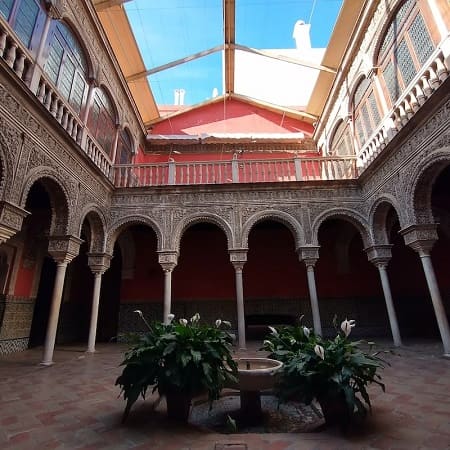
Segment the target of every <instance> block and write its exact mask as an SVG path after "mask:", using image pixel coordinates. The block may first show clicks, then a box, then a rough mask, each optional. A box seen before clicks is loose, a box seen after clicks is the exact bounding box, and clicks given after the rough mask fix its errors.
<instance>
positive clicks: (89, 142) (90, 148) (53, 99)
mask: <svg viewBox="0 0 450 450" xmlns="http://www.w3.org/2000/svg"><path fill="white" fill-rule="evenodd" d="M0 58H1V59H3V60H4V61H5V62H6V64H7V65H8V66H9V67H10V68H11V69H12V70H13V71H14V72H15V74H16V75H17V76H18V77H19V78H20V79H21V80H22V81H23V82H24V83H25V85H26V86H27V87H28V88H29V89H30V90H31V92H33V94H34V95H35V96H36V98H37V99H38V100H39V101H40V102H41V103H42V105H43V106H44V107H45V108H46V109H47V111H49V113H50V114H51V115H52V116H53V117H54V118H55V119H56V120H57V121H58V123H59V124H60V125H61V127H62V128H63V129H64V130H65V131H66V133H67V134H68V135H69V136H70V137H71V138H72V139H73V140H74V142H75V143H76V144H78V146H79V147H80V148H81V150H82V151H83V152H84V153H86V155H88V157H89V158H90V159H91V160H92V161H93V163H94V164H95V165H96V166H97V167H98V168H99V169H100V170H101V172H102V173H103V174H104V175H105V176H106V177H107V178H108V179H111V177H112V174H113V171H112V162H111V160H110V158H109V156H108V154H107V153H106V152H105V151H104V150H103V149H102V148H101V147H100V146H99V145H98V144H97V142H96V141H95V139H94V138H93V137H92V136H91V135H90V133H89V131H88V129H87V127H86V126H85V125H84V124H83V122H82V121H81V120H80V118H79V117H78V114H77V113H76V112H75V111H74V110H73V108H72V107H71V106H70V105H69V103H68V102H67V100H66V99H65V98H63V97H62V96H61V94H60V93H59V91H58V89H57V88H56V86H55V85H54V84H53V83H52V82H51V81H50V80H49V79H48V77H47V76H46V75H45V73H44V72H43V71H42V69H41V68H40V67H39V66H38V65H37V64H35V62H34V60H33V58H32V56H31V54H30V52H29V50H28V49H27V48H26V47H25V46H24V45H23V44H22V43H21V42H20V40H19V39H18V38H17V37H16V35H15V33H14V31H12V30H11V28H10V27H9V25H8V24H7V23H6V22H5V21H4V20H3V19H2V18H0Z"/></svg>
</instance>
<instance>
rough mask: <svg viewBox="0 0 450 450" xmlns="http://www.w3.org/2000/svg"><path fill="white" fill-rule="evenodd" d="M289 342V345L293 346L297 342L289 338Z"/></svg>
mask: <svg viewBox="0 0 450 450" xmlns="http://www.w3.org/2000/svg"><path fill="white" fill-rule="evenodd" d="M289 342H290V343H291V345H295V343H296V342H297V341H296V340H295V339H294V338H291V339H290V340H289Z"/></svg>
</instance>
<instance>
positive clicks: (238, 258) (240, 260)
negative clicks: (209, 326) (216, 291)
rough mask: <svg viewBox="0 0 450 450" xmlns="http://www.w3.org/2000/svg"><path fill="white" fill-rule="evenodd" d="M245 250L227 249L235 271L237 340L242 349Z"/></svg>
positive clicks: (244, 345) (243, 348)
mask: <svg viewBox="0 0 450 450" xmlns="http://www.w3.org/2000/svg"><path fill="white" fill-rule="evenodd" d="M247 251H248V249H234V250H230V251H229V253H230V261H231V264H233V267H234V272H235V283H236V306H237V323H238V342H239V348H240V349H242V350H245V349H246V348H247V343H246V340H245V308H244V283H243V279H242V271H243V269H244V264H245V263H246V262H247Z"/></svg>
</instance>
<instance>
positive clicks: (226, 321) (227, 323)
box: [222, 320, 231, 328]
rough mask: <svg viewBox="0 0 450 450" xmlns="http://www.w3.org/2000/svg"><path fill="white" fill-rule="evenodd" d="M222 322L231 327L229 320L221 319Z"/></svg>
mask: <svg viewBox="0 0 450 450" xmlns="http://www.w3.org/2000/svg"><path fill="white" fill-rule="evenodd" d="M222 323H223V324H224V325H226V326H227V327H229V328H230V327H231V322H230V321H229V320H222Z"/></svg>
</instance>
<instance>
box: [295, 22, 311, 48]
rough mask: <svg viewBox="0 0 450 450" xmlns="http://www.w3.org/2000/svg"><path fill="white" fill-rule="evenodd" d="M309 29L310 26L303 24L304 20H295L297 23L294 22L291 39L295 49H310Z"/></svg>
mask: <svg viewBox="0 0 450 450" xmlns="http://www.w3.org/2000/svg"><path fill="white" fill-rule="evenodd" d="M310 28H311V24H309V23H305V21H304V20H297V22H295V25H294V31H293V33H292V37H293V38H294V40H295V47H296V49H297V50H310V49H311V38H310V36H309V30H310Z"/></svg>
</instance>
